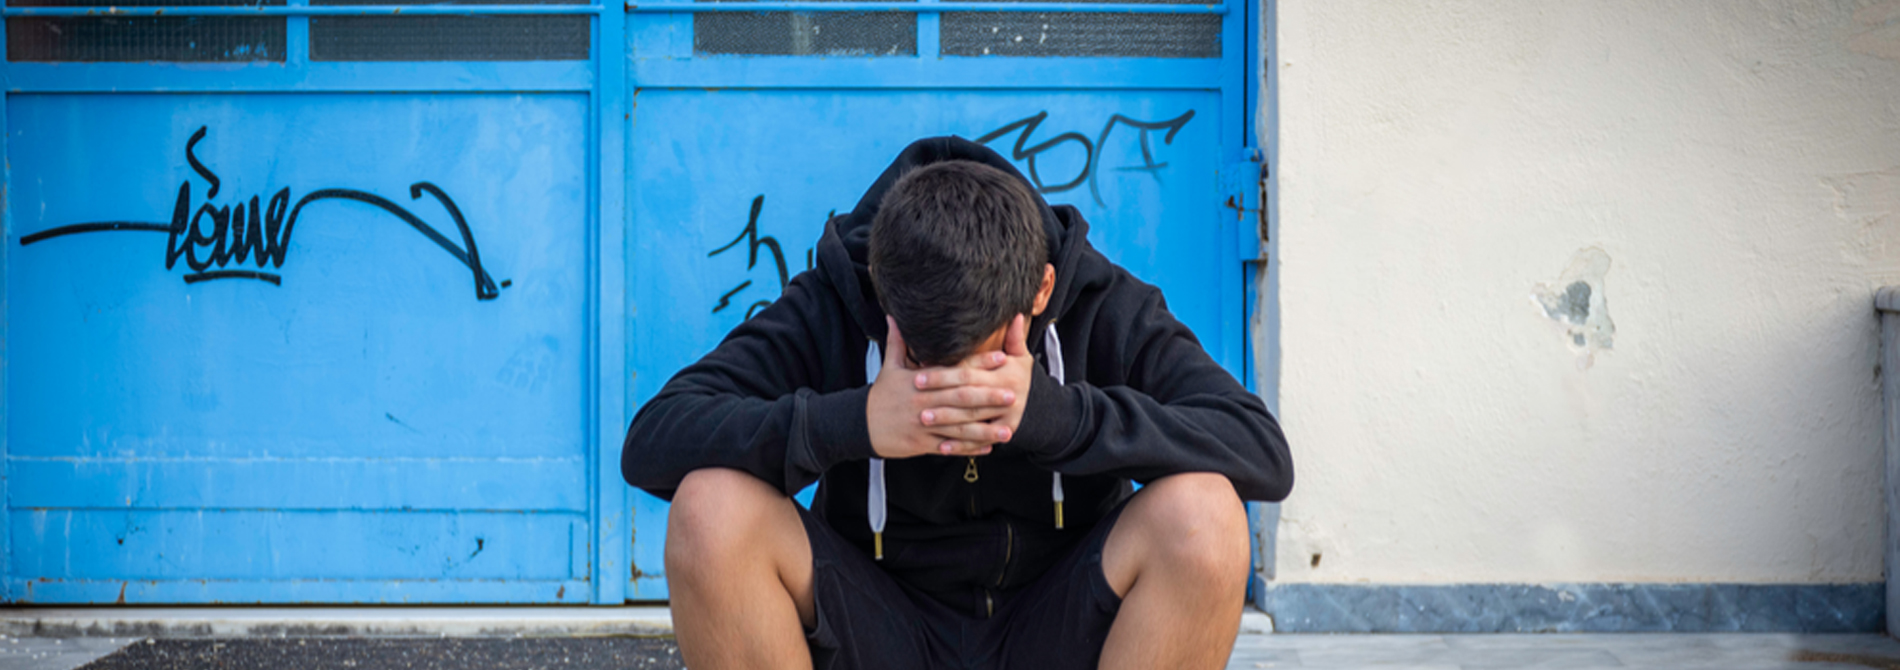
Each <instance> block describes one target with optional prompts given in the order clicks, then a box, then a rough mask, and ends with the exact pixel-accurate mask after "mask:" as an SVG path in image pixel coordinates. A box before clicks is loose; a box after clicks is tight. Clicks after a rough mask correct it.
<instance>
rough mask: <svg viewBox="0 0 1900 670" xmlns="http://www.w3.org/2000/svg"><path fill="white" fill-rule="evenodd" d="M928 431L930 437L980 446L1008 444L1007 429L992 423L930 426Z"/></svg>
mask: <svg viewBox="0 0 1900 670" xmlns="http://www.w3.org/2000/svg"><path fill="white" fill-rule="evenodd" d="M928 430H929V432H930V434H931V435H935V436H937V437H940V438H943V439H946V440H962V441H965V442H977V443H982V444H991V443H995V442H1008V441H1009V438H1010V430H1009V429H1008V428H1005V427H1003V426H998V425H996V424H993V423H983V422H980V421H979V422H976V423H958V424H951V425H946V426H931V427H930V428H929V429H928Z"/></svg>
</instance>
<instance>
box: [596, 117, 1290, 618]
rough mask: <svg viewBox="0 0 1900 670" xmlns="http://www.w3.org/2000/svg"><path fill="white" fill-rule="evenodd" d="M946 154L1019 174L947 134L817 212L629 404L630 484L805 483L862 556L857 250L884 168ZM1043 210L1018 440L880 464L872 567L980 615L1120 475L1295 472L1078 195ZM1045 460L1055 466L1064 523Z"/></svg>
mask: <svg viewBox="0 0 1900 670" xmlns="http://www.w3.org/2000/svg"><path fill="white" fill-rule="evenodd" d="M952 159H965V160H974V161H978V162H981V163H985V164H988V165H991V166H994V167H996V168H999V169H1002V170H1004V171H1005V172H1007V173H1009V174H1011V175H1013V176H1015V177H1016V178H1017V179H1022V175H1021V174H1020V173H1018V172H1017V171H1016V169H1015V168H1014V166H1011V165H1010V164H1009V161H1007V160H1004V159H1003V157H1002V156H1000V155H998V154H997V153H996V152H994V151H991V150H990V149H988V148H986V147H983V146H981V145H978V144H974V143H971V142H969V141H967V140H964V139H961V138H956V137H940V138H931V139H925V140H919V141H917V142H915V143H913V144H911V145H910V146H909V147H907V148H906V149H904V152H903V153H902V154H900V155H899V156H898V157H897V160H896V161H895V162H893V163H892V164H891V166H890V168H888V169H886V170H885V171H884V174H883V175H882V176H880V177H878V180H877V182H876V183H875V184H872V185H871V188H870V190H869V191H867V192H866V193H865V194H864V197H863V199H861V200H859V201H858V205H857V208H856V209H855V210H853V211H852V212H851V213H849V214H846V215H843V216H838V217H834V218H832V219H831V220H830V221H828V222H827V223H826V224H825V232H824V236H823V238H822V239H820V240H819V243H818V264H817V268H816V269H814V270H810V271H807V272H804V273H801V274H799V275H798V276H797V277H795V278H793V279H792V282H791V284H790V285H789V286H787V287H786V289H785V291H784V293H783V294H782V295H780V296H779V298H778V300H777V301H776V302H774V303H772V305H771V306H770V307H768V308H766V309H764V310H762V311H760V312H759V313H758V314H757V315H755V316H753V317H752V318H751V319H748V320H746V321H745V322H744V323H742V324H740V325H739V326H738V327H737V328H734V329H733V330H732V332H731V333H729V334H728V335H727V336H726V339H725V340H724V341H722V342H720V343H719V346H718V347H717V348H715V349H714V350H713V351H712V353H709V354H707V355H706V357H705V358H702V359H700V360H699V362H697V363H694V364H692V365H690V366H688V367H687V368H686V369H684V370H681V371H680V372H679V374H677V375H674V377H673V379H672V380H670V381H668V382H667V383H666V386H665V387H664V388H662V389H660V393H659V395H657V396H654V398H653V399H652V400H650V401H648V402H647V403H646V405H645V406H643V407H641V408H640V412H639V414H638V415H636V416H635V417H634V419H633V425H632V426H631V427H630V428H628V429H627V440H626V444H625V447H624V449H623V451H622V452H621V461H620V465H621V472H622V474H623V475H624V476H625V477H626V479H627V483H629V484H632V485H634V486H637V487H640V488H641V489H644V490H646V491H647V492H649V493H652V494H654V495H657V496H660V497H662V498H668V499H670V498H671V497H672V493H673V491H674V490H675V489H676V488H677V487H678V486H679V483H680V480H681V479H683V478H685V476H686V473H688V472H690V471H692V470H694V469H696V468H703V467H727V468H735V469H738V470H743V471H746V472H749V473H751V474H753V475H755V476H757V477H759V478H760V479H763V480H765V481H767V482H770V483H771V484H772V485H774V486H777V487H779V488H780V489H781V490H783V491H785V492H786V493H787V494H791V493H796V492H797V491H799V490H801V489H803V488H804V487H806V486H807V485H810V484H811V483H812V482H813V481H818V482H819V486H818V494H817V496H816V498H815V499H814V500H813V501H812V502H813V504H812V510H813V511H814V512H816V513H818V514H819V515H821V516H823V517H824V518H825V519H826V520H827V521H828V522H829V524H830V525H831V526H832V527H833V528H834V529H836V530H837V531H838V532H839V533H840V534H842V535H843V536H844V537H845V538H847V539H849V540H851V541H852V542H854V543H855V544H857V545H858V546H860V547H862V548H863V549H864V550H865V552H866V553H869V552H870V551H871V530H870V526H869V524H868V522H867V514H866V511H865V510H866V507H865V502H866V496H867V495H868V485H867V482H868V477H869V467H868V461H869V459H870V458H871V457H872V456H874V455H875V454H874V453H873V452H872V450H871V441H870V435H869V432H868V429H867V428H866V422H865V404H864V403H865V398H866V397H867V395H868V392H869V389H870V386H869V383H870V381H869V380H867V379H865V352H866V350H867V349H868V346H869V342H870V341H871V340H877V341H879V342H882V341H883V339H884V336H885V325H884V313H883V311H882V310H881V309H880V308H879V307H878V303H877V298H876V295H875V293H874V292H873V289H872V286H871V279H870V272H869V270H868V269H867V266H866V259H867V258H868V256H869V250H868V246H869V240H870V234H871V220H872V219H873V218H874V217H875V216H876V214H877V207H878V203H879V201H880V200H882V199H883V197H884V193H885V191H887V190H889V189H890V188H891V186H892V185H893V184H895V183H896V181H897V179H898V177H901V176H903V174H904V173H906V172H908V171H910V170H912V169H915V168H917V167H919V166H923V165H927V164H930V163H934V162H938V161H945V160H952ZM1038 200H1039V201H1040V198H1038ZM1042 219H1043V229H1044V231H1045V232H1046V234H1047V235H1048V240H1049V245H1048V246H1049V262H1050V263H1052V264H1054V265H1055V269H1056V284H1055V292H1054V294H1053V295H1052V297H1051V298H1050V301H1049V306H1048V309H1047V310H1045V311H1044V312H1043V314H1042V315H1041V316H1039V317H1037V318H1036V319H1035V320H1034V321H1033V322H1032V323H1031V324H1030V328H1029V333H1030V335H1031V337H1030V338H1029V340H1030V342H1031V351H1032V353H1034V354H1035V355H1036V356H1037V358H1038V361H1039V362H1041V361H1042V358H1043V356H1044V355H1045V352H1044V351H1043V344H1042V343H1043V340H1042V338H1041V337H1040V336H1039V334H1040V333H1042V332H1043V329H1044V328H1045V327H1047V324H1049V323H1051V322H1053V323H1055V324H1056V332H1057V334H1058V336H1059V337H1060V338H1061V341H1062V343H1063V344H1062V347H1061V356H1062V359H1063V363H1064V366H1065V370H1066V373H1067V375H1066V376H1067V382H1068V383H1067V384H1059V383H1057V382H1056V380H1055V379H1053V378H1051V377H1050V376H1049V375H1048V374H1047V373H1046V372H1045V371H1044V367H1043V366H1042V365H1037V366H1034V368H1035V372H1034V376H1033V378H1032V381H1031V385H1030V391H1029V395H1028V398H1027V400H1026V402H1027V403H1028V404H1027V406H1026V407H1025V409H1024V412H1023V419H1022V423H1021V425H1020V426H1019V427H1018V429H1017V431H1016V435H1015V438H1014V439H1013V440H1011V441H1010V442H1008V443H1006V444H1002V445H998V446H997V448H996V450H995V451H994V452H992V453H991V454H990V455H988V456H982V457H978V458H977V465H978V472H979V477H978V479H977V481H975V482H973V483H972V482H966V481H964V478H963V475H964V469H965V465H966V464H967V462H968V460H967V458H966V457H961V456H958V457H940V456H919V457H915V458H909V459H903V460H890V461H886V465H885V476H886V481H887V482H888V492H889V493H888V495H889V520H888V522H887V524H886V527H885V531H884V556H885V558H884V560H883V561H882V562H881V563H880V565H881V566H883V567H884V568H885V569H886V570H888V571H889V572H891V573H892V574H893V575H895V576H897V577H898V578H899V579H902V580H904V581H906V582H908V583H910V584H911V585H913V586H915V587H917V588H920V589H922V590H924V591H925V592H928V593H930V594H932V595H933V596H935V597H937V598H938V599H940V600H943V601H944V602H945V603H947V604H949V605H951V606H952V607H955V608H957V609H959V610H961V611H965V612H970V613H972V614H973V615H976V616H983V615H984V614H985V612H986V611H987V610H988V605H989V604H991V603H992V602H994V604H996V605H1000V604H1001V599H1004V598H1007V597H1008V596H1009V595H1011V594H1013V593H1014V592H1015V591H1016V590H1017V589H1019V588H1020V587H1022V586H1024V585H1026V584H1028V583H1029V582H1031V581H1034V579H1035V578H1036V577H1037V576H1039V575H1040V574H1042V572H1043V571H1044V570H1045V569H1047V568H1048V567H1049V566H1050V565H1051V564H1053V563H1054V562H1055V561H1056V560H1058V559H1059V558H1061V557H1062V556H1063V555H1065V554H1066V553H1067V552H1068V551H1069V550H1070V549H1071V548H1072V547H1073V546H1074V544H1075V543H1076V542H1077V541H1078V540H1080V539H1081V538H1082V536H1083V535H1085V534H1086V533H1087V532H1088V531H1089V529H1090V528H1091V527H1093V526H1094V525H1095V523H1096V521H1097V520H1099V519H1100V518H1101V517H1102V515H1103V514H1104V513H1105V512H1107V511H1109V510H1110V509H1112V508H1113V507H1114V506H1115V504H1117V503H1119V502H1120V501H1121V500H1122V499H1124V498H1126V497H1127V496H1128V495H1129V494H1130V491H1131V490H1132V487H1130V485H1129V480H1134V481H1138V482H1147V481H1150V480H1153V479H1155V478H1158V477H1163V476H1166V475H1170V474H1176V473H1181V472H1217V473H1220V474H1223V475H1226V476H1227V478H1228V479H1229V480H1231V481H1232V482H1233V484H1234V488H1235V490H1236V491H1238V492H1239V493H1240V496H1241V497H1242V498H1245V499H1248V500H1281V499H1284V498H1285V497H1286V495H1287V492H1288V490H1289V489H1291V487H1292V485H1293V463H1292V460H1291V457H1290V456H1289V455H1288V452H1287V445H1286V438H1285V437H1284V436H1283V435H1282V434H1281V432H1280V426H1279V424H1278V423H1277V422H1275V421H1274V418H1273V416H1272V415H1271V414H1269V413H1268V412H1267V408H1266V406H1265V405H1264V404H1262V403H1261V401H1260V399H1259V398H1258V397H1256V396H1254V395H1253V394H1252V393H1249V392H1247V390H1246V389H1245V388H1243V387H1242V386H1241V385H1240V384H1239V383H1237V382H1236V381H1235V380H1234V378H1233V377H1232V376H1231V375H1229V374H1228V373H1227V371H1226V370H1224V369H1222V368H1221V367H1220V366H1219V365H1217V364H1216V363H1215V362H1214V360H1213V359H1212V358H1210V357H1209V356H1208V355H1207V353H1206V351H1205V350H1203V349H1202V348H1201V345H1200V342H1199V341H1197V340H1196V339H1195V337H1194V334H1193V333H1192V332H1189V330H1188V328H1187V327H1186V326H1184V325H1182V324H1181V322H1179V321H1177V320H1175V318H1174V316H1173V315H1172V314H1170V313H1169V312H1168V309H1167V304H1166V303H1165V301H1163V300H1162V297H1161V291H1160V290H1159V289H1156V288H1155V287H1153V286H1150V285H1148V284H1146V283H1143V282H1142V281H1141V280H1139V279H1136V278H1135V277H1134V276H1133V275H1131V274H1129V273H1128V271H1126V270H1123V269H1122V268H1121V267H1119V266H1117V265H1115V264H1114V263H1112V262H1110V261H1109V260H1108V259H1107V258H1105V257H1103V256H1102V254H1101V253H1100V252H1098V251H1096V250H1095V248H1094V247H1092V246H1090V245H1089V242H1088V223H1087V222H1085V221H1083V220H1082V216H1081V214H1080V213H1078V212H1077V211H1076V210H1075V208H1073V207H1069V206H1066V205H1065V206H1061V207H1054V208H1051V207H1049V206H1048V204H1046V203H1043V205H1042ZM1050 471H1055V472H1059V473H1062V475H1063V479H1064V483H1063V488H1064V493H1065V498H1066V500H1067V502H1066V503H1065V516H1066V520H1065V521H1066V524H1065V525H1066V528H1065V529H1062V530H1058V529H1056V528H1055V522H1054V505H1053V503H1052V502H1051V500H1050V489H1051V485H1050V484H1051V483H1050V476H1049V472H1050ZM993 599H994V600H993Z"/></svg>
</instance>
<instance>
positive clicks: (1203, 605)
mask: <svg viewBox="0 0 1900 670" xmlns="http://www.w3.org/2000/svg"><path fill="white" fill-rule="evenodd" d="M1248 554H1249V547H1248V541H1247V510H1246V506H1245V505H1243V504H1242V503H1241V501H1240V497H1239V496H1238V495H1236V494H1235V493H1234V487H1233V484H1231V483H1229V482H1228V481H1227V478H1226V477H1223V476H1220V475H1216V474H1208V473H1187V474H1180V475H1174V476H1171V477H1163V478H1161V479H1157V480H1155V481H1154V482H1152V483H1150V484H1148V485H1147V486H1144V487H1142V488H1141V491H1139V492H1137V493H1136V494H1135V498H1134V500H1131V501H1129V502H1128V507H1127V508H1125V509H1123V510H1122V515H1121V518H1120V519H1119V520H1117V521H1116V522H1115V528H1114V530H1111V531H1109V534H1108V544H1107V545H1106V546H1105V547H1104V548H1103V550H1102V572H1103V573H1104V575H1106V576H1107V577H1108V584H1109V586H1111V587H1114V589H1115V593H1117V594H1120V595H1121V596H1122V606H1121V610H1120V611H1119V612H1118V613H1117V614H1116V615H1115V623H1114V625H1113V626H1111V627H1110V628H1109V631H1108V641H1107V642H1106V643H1105V644H1104V645H1103V648H1102V661H1101V667H1102V668H1209V669H1217V668H1224V667H1226V666H1227V657H1228V655H1229V654H1231V653H1233V649H1234V636H1235V635H1236V634H1237V633H1239V632H1240V610H1241V607H1242V606H1243V605H1244V604H1245V603H1244V602H1243V600H1244V597H1243V594H1244V593H1245V592H1246V591H1245V587H1246V583H1247V569H1248V559H1249V556H1248Z"/></svg>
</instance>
